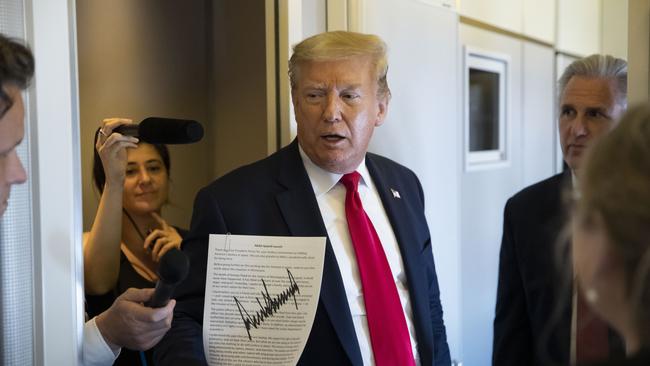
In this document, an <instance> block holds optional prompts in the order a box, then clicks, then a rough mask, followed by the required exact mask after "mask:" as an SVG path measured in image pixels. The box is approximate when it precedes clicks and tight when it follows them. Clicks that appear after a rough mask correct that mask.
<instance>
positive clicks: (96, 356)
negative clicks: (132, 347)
mask: <svg viewBox="0 0 650 366" xmlns="http://www.w3.org/2000/svg"><path fill="white" fill-rule="evenodd" d="M95 319H97V318H96V317H95V318H92V319H90V320H89V321H87V322H86V324H84V332H83V344H82V346H81V354H82V356H81V359H82V365H83V366H110V365H112V364H113V362H115V359H116V358H117V356H119V355H120V350H121V349H119V348H118V349H117V351H113V350H112V349H111V347H110V346H109V345H108V344H107V343H106V341H105V340H104V337H103V336H102V334H101V333H100V332H99V329H98V328H97V324H96V323H95Z"/></svg>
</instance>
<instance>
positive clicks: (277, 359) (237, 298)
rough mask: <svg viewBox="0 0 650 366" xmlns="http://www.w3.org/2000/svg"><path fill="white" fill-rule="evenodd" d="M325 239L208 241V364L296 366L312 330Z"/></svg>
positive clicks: (215, 238)
mask: <svg viewBox="0 0 650 366" xmlns="http://www.w3.org/2000/svg"><path fill="white" fill-rule="evenodd" d="M325 240H326V239H325V237H280V236H248V235H231V234H226V235H210V242H209V250H208V264H207V265H208V268H207V276H206V281H205V282H206V284H205V304H204V310H203V347H204V350H205V357H206V359H207V361H208V364H209V365H277V366H283V365H292V366H293V365H295V364H296V363H297V362H298V359H299V358H300V355H301V354H302V351H303V349H304V348H305V344H306V343H307V338H308V337H309V333H310V331H311V326H312V323H313V322H314V316H315V314H316V308H317V306H318V296H319V293H320V285H321V279H322V274H323V259H324V257H325Z"/></svg>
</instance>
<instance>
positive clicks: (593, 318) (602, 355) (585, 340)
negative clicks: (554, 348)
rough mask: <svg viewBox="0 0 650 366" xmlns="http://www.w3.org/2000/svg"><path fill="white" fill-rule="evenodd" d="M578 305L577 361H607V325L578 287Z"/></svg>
mask: <svg viewBox="0 0 650 366" xmlns="http://www.w3.org/2000/svg"><path fill="white" fill-rule="evenodd" d="M577 296H578V299H577V302H578V304H577V307H576V316H577V319H576V362H577V363H579V364H580V363H588V362H597V361H606V360H607V358H608V356H609V339H608V334H607V333H608V331H607V325H606V324H605V322H603V321H602V320H601V319H600V318H599V317H598V316H597V315H596V314H594V313H593V312H592V311H591V309H590V308H589V304H588V303H587V301H586V300H585V298H584V297H583V295H582V291H580V289H578V294H577Z"/></svg>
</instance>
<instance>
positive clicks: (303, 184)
mask: <svg viewBox="0 0 650 366" xmlns="http://www.w3.org/2000/svg"><path fill="white" fill-rule="evenodd" d="M285 153H286V155H287V158H286V159H284V162H285V164H284V165H283V166H282V167H281V171H280V175H279V176H278V181H279V182H280V184H282V185H283V186H284V187H286V190H285V191H283V192H280V193H279V194H278V195H277V196H276V200H277V203H278V206H279V207H280V211H281V212H282V215H283V217H284V220H285V221H286V223H287V226H288V227H289V232H290V233H291V235H292V236H327V230H326V229H325V226H324V225H323V219H322V217H321V215H320V209H319V208H318V202H317V201H316V197H315V196H314V191H313V189H312V187H311V182H310V181H309V177H308V176H307V172H306V171H305V168H304V165H303V163H302V160H301V159H300V154H299V152H298V143H297V140H294V141H293V142H292V143H291V145H289V146H288V147H287V150H286V151H285ZM320 301H321V302H322V303H323V305H324V307H325V309H326V310H327V313H328V314H329V318H330V320H331V321H332V325H333V327H334V329H335V331H336V334H337V335H338V337H339V339H340V341H341V344H342V345H343V348H344V349H345V351H346V353H347V355H348V357H349V358H350V360H351V361H352V363H353V364H355V365H360V364H362V363H363V361H362V358H361V351H360V350H359V342H358V341H357V336H356V333H355V330H354V325H353V323H352V316H351V315H350V309H349V305H348V302H347V297H346V295H345V288H344V287H343V280H342V279H341V273H340V271H339V267H338V263H337V262H336V257H335V255H334V250H333V249H332V245H331V244H330V242H329V238H328V239H327V244H326V247H325V260H324V263H323V279H322V283H321V291H320Z"/></svg>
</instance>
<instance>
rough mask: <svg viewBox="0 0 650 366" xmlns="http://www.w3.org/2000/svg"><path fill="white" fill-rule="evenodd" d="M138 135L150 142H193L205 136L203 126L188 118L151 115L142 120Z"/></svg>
mask: <svg viewBox="0 0 650 366" xmlns="http://www.w3.org/2000/svg"><path fill="white" fill-rule="evenodd" d="M138 135H139V136H138V137H139V138H140V140H142V141H144V142H148V143H150V144H191V143H193V142H198V141H200V140H201V139H202V138H203V126H201V124H200V123H198V122H196V121H193V120H188V119H175V118H162V117H149V118H145V119H144V120H143V121H142V122H140V125H139V131H138Z"/></svg>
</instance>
